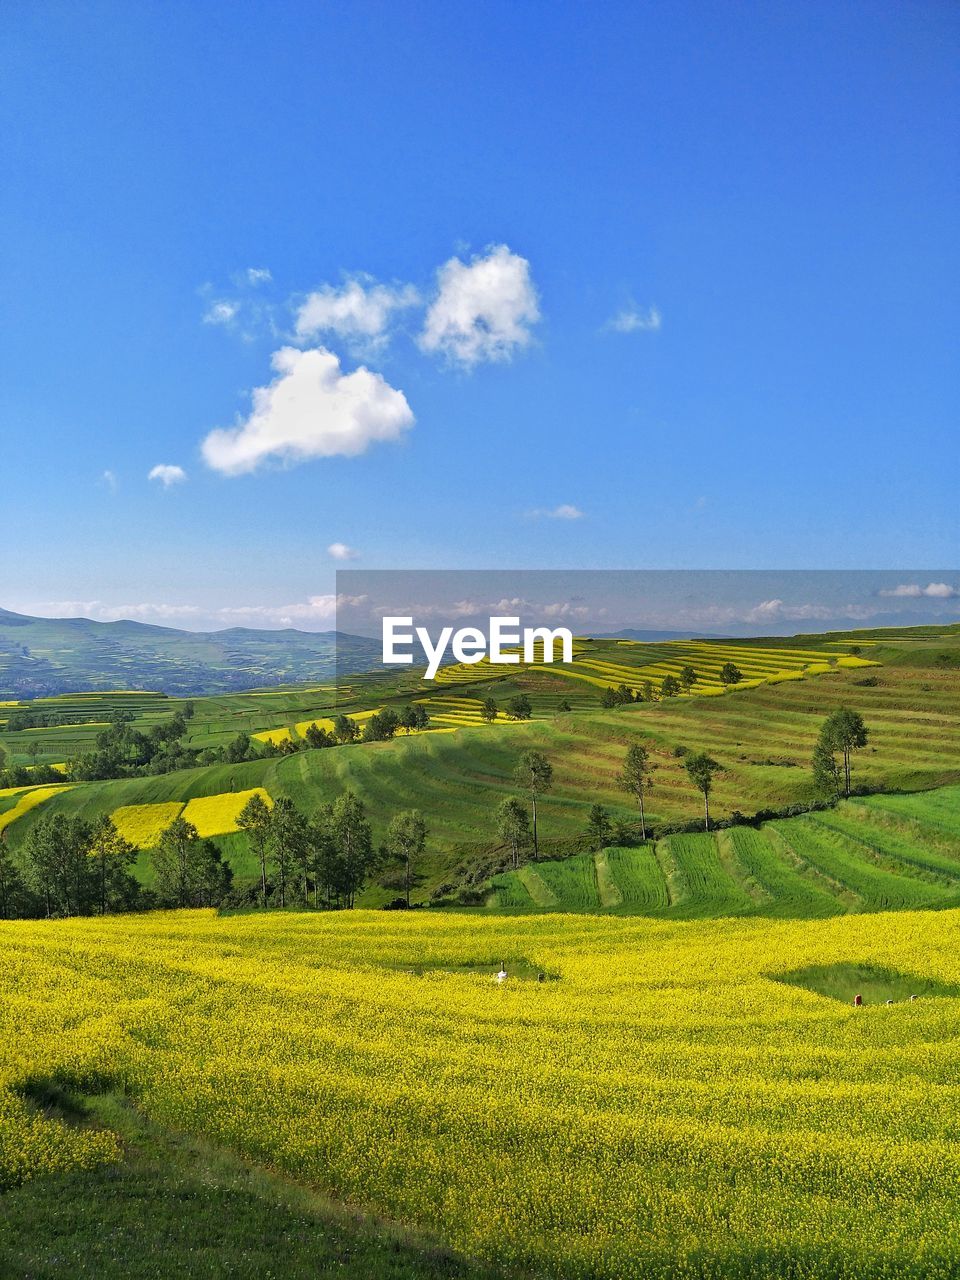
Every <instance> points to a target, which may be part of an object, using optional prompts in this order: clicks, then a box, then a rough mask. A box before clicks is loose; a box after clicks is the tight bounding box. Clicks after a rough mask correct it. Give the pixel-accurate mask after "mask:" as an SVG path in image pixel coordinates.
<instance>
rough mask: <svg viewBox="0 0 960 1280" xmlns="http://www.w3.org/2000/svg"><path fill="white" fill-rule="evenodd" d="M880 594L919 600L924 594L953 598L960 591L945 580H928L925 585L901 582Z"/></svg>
mask: <svg viewBox="0 0 960 1280" xmlns="http://www.w3.org/2000/svg"><path fill="white" fill-rule="evenodd" d="M880 594H881V595H882V596H889V597H893V598H895V599H901V600H904V599H905V600H920V599H922V598H923V597H925V596H926V597H928V598H930V599H932V600H953V599H954V598H955V597H956V596H957V595H960V592H958V591H957V588H956V587H952V586H950V584H949V583H947V582H928V583H927V585H926V586H925V587H923V586H921V585H920V583H919V582H902V583H900V585H899V586H897V587H889V588H886V589H884V590H882V591H881V592H880Z"/></svg>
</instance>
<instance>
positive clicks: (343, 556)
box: [327, 542, 360, 560]
mask: <svg viewBox="0 0 960 1280" xmlns="http://www.w3.org/2000/svg"><path fill="white" fill-rule="evenodd" d="M327 555H328V556H329V557H330V559H331V560H358V559H359V558H360V552H359V551H357V549H356V548H355V547H348V546H347V544H346V543H345V542H331V543H330V545H329V547H327Z"/></svg>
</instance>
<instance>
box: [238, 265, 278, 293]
mask: <svg viewBox="0 0 960 1280" xmlns="http://www.w3.org/2000/svg"><path fill="white" fill-rule="evenodd" d="M244 279H245V280H246V282H247V284H249V285H252V286H253V287H254V288H256V286H257V285H258V284H269V283H270V281H271V280H272V279H273V276H272V275H271V274H270V271H269V269H268V268H267V267H247V269H246V271H245V272H244Z"/></svg>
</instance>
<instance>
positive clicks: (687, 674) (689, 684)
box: [680, 665, 697, 693]
mask: <svg viewBox="0 0 960 1280" xmlns="http://www.w3.org/2000/svg"><path fill="white" fill-rule="evenodd" d="M680 683H681V684H682V685H683V688H684V691H685V692H686V693H689V692H690V690H691V689H692V688H693V686H694V685H695V684H696V683H697V673H696V671H694V669H693V667H691V666H689V665H688V666H685V667H684V668H683V670H682V671H681V672H680Z"/></svg>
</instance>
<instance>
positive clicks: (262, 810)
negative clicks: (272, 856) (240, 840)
mask: <svg viewBox="0 0 960 1280" xmlns="http://www.w3.org/2000/svg"><path fill="white" fill-rule="evenodd" d="M237 826H238V827H239V828H240V830H241V831H245V832H246V833H247V840H248V841H249V842H250V848H251V849H252V851H253V852H254V853H255V854H256V856H257V859H258V861H259V863H260V896H261V900H262V903H263V905H264V906H266V905H267V846H268V842H269V840H270V808H269V806H268V805H267V803H266V801H265V800H264V798H263V796H261V795H260V793H259V792H255V793H254V794H253V795H252V796H251V797H250V799H249V800H248V801H247V803H246V804H245V805H244V806H243V808H242V809H241V810H240V813H239V816H238V817H237Z"/></svg>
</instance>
